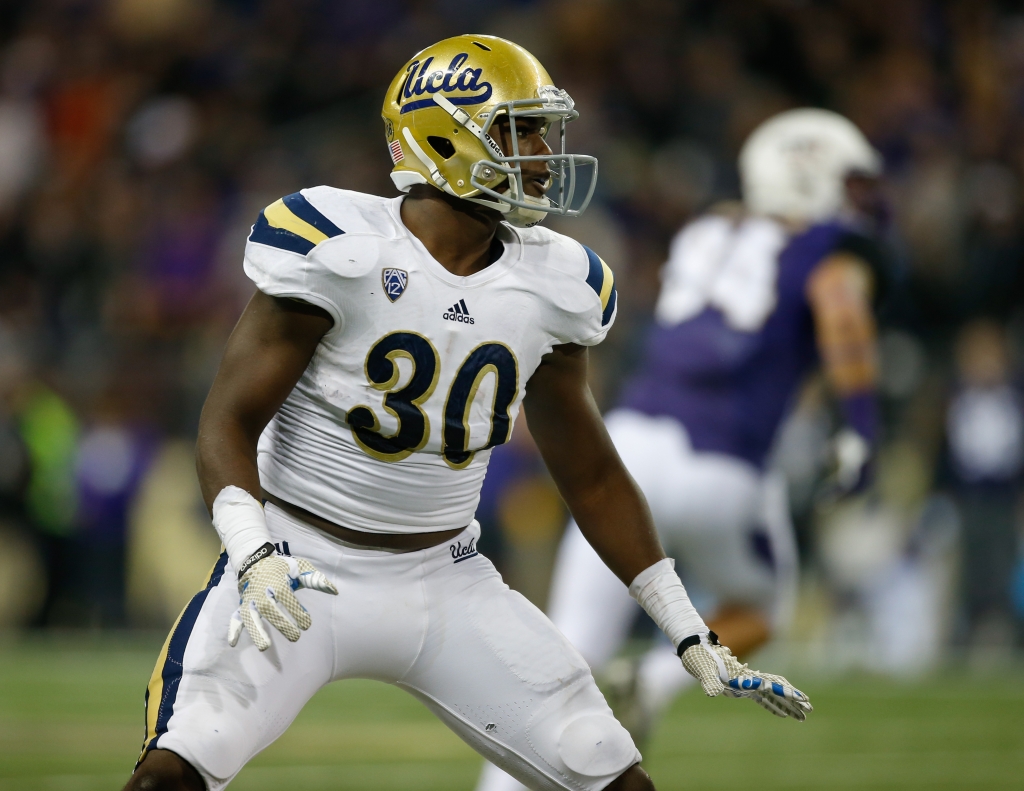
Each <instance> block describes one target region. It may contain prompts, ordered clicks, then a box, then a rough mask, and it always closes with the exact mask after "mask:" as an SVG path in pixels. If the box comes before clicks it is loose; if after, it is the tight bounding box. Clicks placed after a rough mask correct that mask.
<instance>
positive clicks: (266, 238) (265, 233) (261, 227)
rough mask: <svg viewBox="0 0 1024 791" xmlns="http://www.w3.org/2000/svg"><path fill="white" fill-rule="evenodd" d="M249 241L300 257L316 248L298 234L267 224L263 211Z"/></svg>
mask: <svg viewBox="0 0 1024 791" xmlns="http://www.w3.org/2000/svg"><path fill="white" fill-rule="evenodd" d="M249 241H250V242H258V243H259V244H267V245H270V246H271V247H279V248H281V249H282V250H288V251H290V252H292V253H298V254H299V255H305V254H306V253H308V252H309V251H310V250H312V249H313V248H314V247H316V245H315V244H313V243H312V242H310V241H308V240H307V239H303V238H302V237H301V236H299V235H298V234H294V233H292V232H291V231H286V230H285V229H284V228H275V227H274V226H272V225H271V224H270V223H268V222H267V217H266V213H265V212H262V211H261V212H260V216H259V218H257V220H256V224H255V225H254V226H253V227H252V233H250V234H249Z"/></svg>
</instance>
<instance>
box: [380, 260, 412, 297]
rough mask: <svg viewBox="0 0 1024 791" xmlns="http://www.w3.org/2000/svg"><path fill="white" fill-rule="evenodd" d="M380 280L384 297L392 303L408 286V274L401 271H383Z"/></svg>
mask: <svg viewBox="0 0 1024 791" xmlns="http://www.w3.org/2000/svg"><path fill="white" fill-rule="evenodd" d="M380 280H381V283H382V284H383V286H384V296H386V297H387V298H388V299H389V300H391V301H392V302H394V301H395V300H397V299H398V298H399V297H400V296H402V294H404V293H405V287H406V286H407V285H409V273H408V272H406V271H405V270H403V269H390V268H389V269H385V270H383V271H382V272H381V273H380Z"/></svg>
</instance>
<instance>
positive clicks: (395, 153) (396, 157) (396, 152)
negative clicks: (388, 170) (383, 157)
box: [388, 140, 405, 165]
mask: <svg viewBox="0 0 1024 791" xmlns="http://www.w3.org/2000/svg"><path fill="white" fill-rule="evenodd" d="M388 149H389V150H390V151H391V161H392V162H394V163H395V164H396V165H397V164H398V163H399V162H401V161H402V160H403V159H405V154H403V153H402V144H401V142H399V141H398V140H394V141H392V142H391V144H390V145H389V146H388Z"/></svg>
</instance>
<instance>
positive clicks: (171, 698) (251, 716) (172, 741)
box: [127, 507, 341, 791]
mask: <svg viewBox="0 0 1024 791" xmlns="http://www.w3.org/2000/svg"><path fill="white" fill-rule="evenodd" d="M275 511H276V509H274V508H273V507H268V508H267V526H268V528H269V529H270V533H271V536H273V538H274V540H275V541H277V542H278V543H279V544H281V546H282V549H284V548H285V547H286V546H287V550H286V551H289V552H290V553H291V554H294V555H295V556H297V557H306V558H309V559H310V560H312V561H313V562H314V563H315V564H316V565H317V568H319V569H321V570H322V571H323V572H324V573H325V574H327V575H328V576H329V577H330V578H332V579H334V578H336V576H337V568H336V566H337V563H338V560H339V559H340V558H339V557H338V556H337V554H336V553H334V552H332V549H333V548H332V547H331V546H330V545H328V544H327V543H326V542H323V541H317V540H316V537H315V534H314V532H313V531H307V532H305V533H303V532H297V531H296V530H294V529H292V527H291V526H290V525H288V524H286V523H284V521H283V520H282V519H281V518H280V514H281V512H279V511H277V512H276V513H275ZM297 595H298V597H299V599H300V601H302V603H303V605H304V606H305V607H306V608H307V609H308V610H309V612H310V615H311V617H312V626H311V627H310V628H309V630H307V631H306V632H303V633H302V637H301V638H300V639H299V641H298V642H296V643H289V642H288V641H287V640H286V639H285V638H284V637H283V636H282V635H280V634H278V633H277V632H276V631H274V630H272V629H271V630H270V631H271V633H272V634H271V639H272V645H271V647H270V648H269V649H268V650H267V651H265V652H262V653H261V652H260V651H259V650H258V649H257V648H256V646H255V645H253V643H252V642H251V640H250V639H249V637H248V635H247V633H243V634H242V637H241V639H240V641H239V643H238V645H237V646H236V647H235V648H232V647H231V646H230V645H228V641H227V631H228V623H229V620H230V618H231V614H232V613H233V612H234V611H235V609H236V608H237V607H238V588H237V582H236V579H235V572H234V569H233V568H232V567H231V565H230V563H229V562H228V561H227V555H226V554H224V555H222V556H221V558H220V560H219V561H218V563H217V565H216V566H215V567H214V570H213V573H212V574H211V577H210V580H209V582H208V584H207V586H206V588H205V589H204V590H202V591H200V592H199V593H198V594H196V596H195V597H193V599H192V601H191V602H190V603H189V604H188V606H187V607H186V608H185V610H184V611H183V612H182V614H181V616H180V617H179V619H178V622H177V623H176V624H175V626H174V628H173V629H172V630H171V633H170V635H169V636H168V639H167V642H166V643H165V644H164V647H163V650H162V651H161V654H160V657H159V659H158V661H157V665H156V668H155V670H154V671H153V676H152V678H151V680H150V684H149V688H148V690H147V693H146V729H147V733H146V741H145V743H144V746H143V754H142V757H141V759H140V762H139V764H138V765H137V767H136V770H135V773H134V774H133V776H132V779H131V780H130V781H129V784H128V786H127V788H128V789H131V791H142V789H163V788H168V789H181V790H182V791H185V790H186V789H187V791H191V789H192V788H193V787H194V784H195V777H196V775H198V776H199V777H200V778H201V783H202V785H200V786H199V787H200V788H205V789H206V791H219V789H222V788H224V787H225V786H226V785H227V784H228V783H229V782H230V781H231V779H232V778H233V777H234V776H235V775H236V774H237V773H238V772H239V771H240V770H241V769H242V767H243V766H244V765H245V764H246V762H248V761H249V759H250V758H252V757H253V756H254V755H256V753H258V752H259V751H261V750H262V749H264V748H265V747H267V746H268V745H269V744H270V743H271V742H273V741H274V740H275V739H276V738H277V737H278V736H280V735H281V734H282V733H283V732H284V731H285V729H286V728H287V727H288V725H289V724H291V722H292V720H294V718H295V717H296V715H297V714H298V713H299V711H300V710H301V709H302V707H303V706H304V705H305V703H306V701H307V700H309V698H310V697H312V696H313V694H314V693H315V692H316V691H317V690H318V689H319V688H320V687H321V686H323V685H324V684H326V683H327V682H328V681H329V680H330V679H331V676H332V673H333V657H334V651H333V642H334V641H333V635H332V627H333V622H334V620H335V618H334V611H335V608H336V602H337V599H338V598H341V597H334V596H326V595H323V594H320V593H317V592H315V591H308V592H307V591H299V592H298V593H297ZM189 770H192V771H191V772H190V771H189ZM190 783H191V784H190Z"/></svg>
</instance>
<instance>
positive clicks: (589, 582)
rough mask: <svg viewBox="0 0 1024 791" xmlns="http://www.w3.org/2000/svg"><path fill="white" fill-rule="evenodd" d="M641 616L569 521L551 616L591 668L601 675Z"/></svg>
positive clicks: (557, 564)
mask: <svg viewBox="0 0 1024 791" xmlns="http://www.w3.org/2000/svg"><path fill="white" fill-rule="evenodd" d="M639 612H640V606H639V605H638V604H637V603H636V602H635V601H633V599H632V598H631V597H630V595H629V591H628V590H627V588H626V586H625V585H623V584H622V580H620V579H619V578H618V577H616V576H615V574H614V573H612V570H611V569H609V568H608V566H606V565H605V563H604V561H603V560H601V558H600V557H599V556H598V554H597V552H595V551H594V548H593V547H592V546H590V543H589V542H588V541H587V539H585V538H584V537H583V533H581V532H580V529H579V527H577V526H576V522H575V521H572V520H570V522H569V525H568V526H567V527H566V529H565V533H564V535H563V536H562V540H561V542H560V544H559V547H558V556H557V558H556V559H555V569H554V575H553V577H552V581H551V593H550V596H549V599H548V616H549V617H550V618H551V621H552V622H553V623H554V624H555V626H557V627H558V629H559V630H560V631H561V632H562V634H564V635H565V636H566V637H567V638H569V642H570V643H572V644H573V646H574V647H575V648H576V650H577V651H579V652H580V653H581V654H583V658H584V659H585V660H587V664H588V665H590V667H591V668H593V669H594V670H600V669H601V668H602V667H604V666H605V664H607V662H608V660H610V659H611V658H612V657H613V656H614V655H615V653H616V652H617V651H618V650H619V648H620V647H621V646H622V643H623V641H624V640H625V639H626V637H627V636H628V635H629V629H630V626H631V625H632V623H633V621H634V620H635V619H636V617H637V615H638V614H639Z"/></svg>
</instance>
